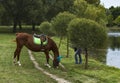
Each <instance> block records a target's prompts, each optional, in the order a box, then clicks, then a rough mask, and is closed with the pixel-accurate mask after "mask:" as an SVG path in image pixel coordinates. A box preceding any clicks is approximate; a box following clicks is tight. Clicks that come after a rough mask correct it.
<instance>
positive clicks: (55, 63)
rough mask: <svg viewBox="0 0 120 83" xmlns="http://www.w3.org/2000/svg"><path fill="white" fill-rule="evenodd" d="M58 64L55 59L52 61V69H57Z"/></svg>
mask: <svg viewBox="0 0 120 83" xmlns="http://www.w3.org/2000/svg"><path fill="white" fill-rule="evenodd" d="M59 62H60V61H58V60H57V59H56V60H53V67H54V68H57V67H58V66H59Z"/></svg>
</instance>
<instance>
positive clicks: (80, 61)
mask: <svg viewBox="0 0 120 83" xmlns="http://www.w3.org/2000/svg"><path fill="white" fill-rule="evenodd" d="M74 51H75V64H81V63H82V57H81V52H82V50H81V48H76V47H75V48H74ZM78 57H79V61H78Z"/></svg>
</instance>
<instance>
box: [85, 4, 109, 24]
mask: <svg viewBox="0 0 120 83" xmlns="http://www.w3.org/2000/svg"><path fill="white" fill-rule="evenodd" d="M84 17H85V18H87V19H91V20H94V21H96V22H98V23H100V24H101V25H104V26H106V24H107V16H106V10H105V8H104V7H103V6H97V7H96V6H94V5H88V7H87V8H86V10H85V12H84Z"/></svg>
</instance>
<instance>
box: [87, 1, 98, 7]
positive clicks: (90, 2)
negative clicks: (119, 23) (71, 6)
mask: <svg viewBox="0 0 120 83" xmlns="http://www.w3.org/2000/svg"><path fill="white" fill-rule="evenodd" d="M85 1H87V2H88V3H89V4H94V5H96V6H98V5H99V4H100V0H85Z"/></svg>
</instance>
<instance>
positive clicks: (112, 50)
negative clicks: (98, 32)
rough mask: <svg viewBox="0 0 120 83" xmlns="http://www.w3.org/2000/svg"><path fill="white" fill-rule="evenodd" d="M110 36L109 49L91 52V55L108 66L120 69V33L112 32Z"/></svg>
mask: <svg viewBox="0 0 120 83" xmlns="http://www.w3.org/2000/svg"><path fill="white" fill-rule="evenodd" d="M108 36H109V39H108V45H106V46H107V47H106V48H104V49H94V50H90V55H92V57H93V58H95V59H97V60H98V61H100V62H103V63H105V64H106V65H108V66H113V67H117V68H120V32H117V33H116V32H110V33H108Z"/></svg>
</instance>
